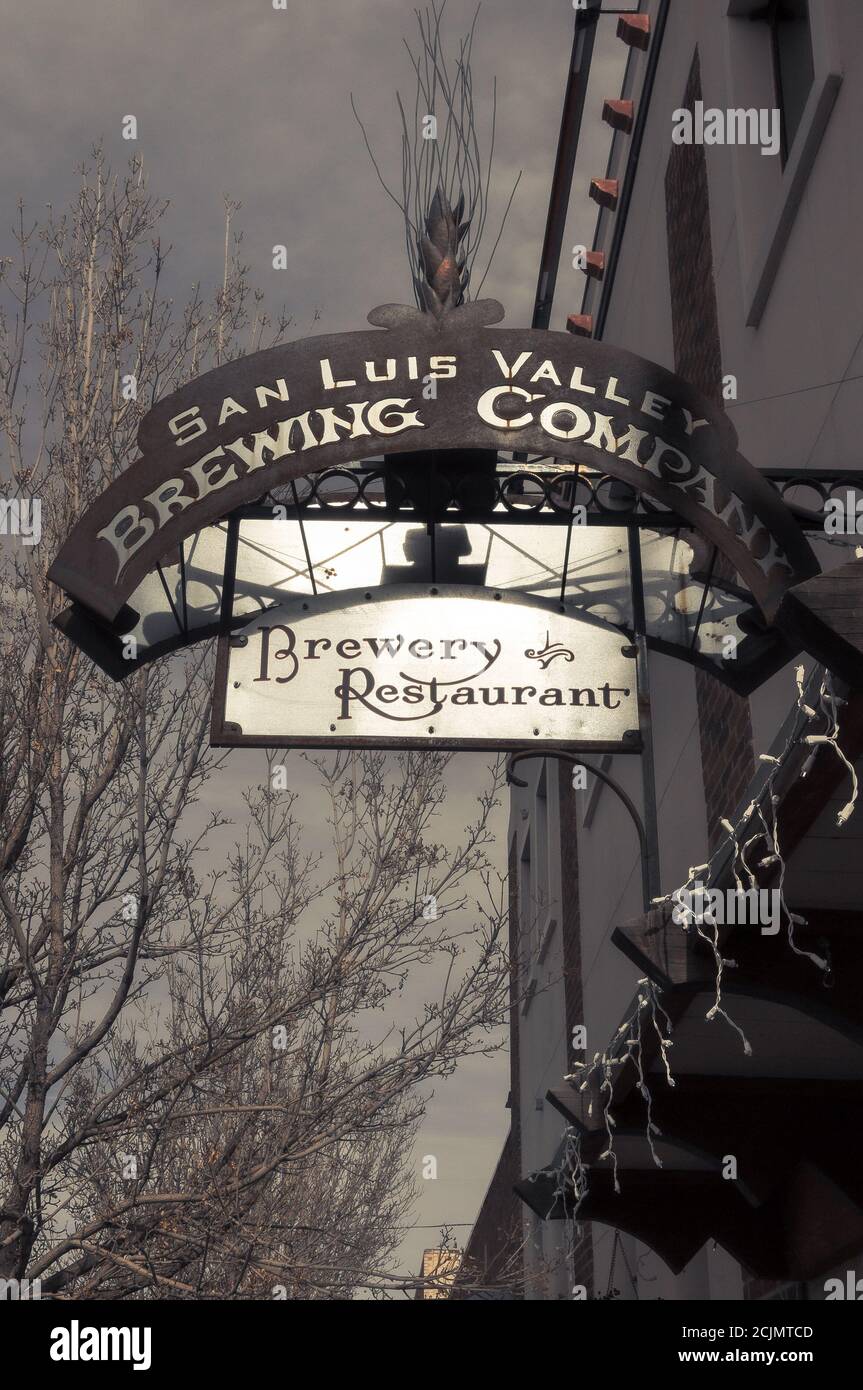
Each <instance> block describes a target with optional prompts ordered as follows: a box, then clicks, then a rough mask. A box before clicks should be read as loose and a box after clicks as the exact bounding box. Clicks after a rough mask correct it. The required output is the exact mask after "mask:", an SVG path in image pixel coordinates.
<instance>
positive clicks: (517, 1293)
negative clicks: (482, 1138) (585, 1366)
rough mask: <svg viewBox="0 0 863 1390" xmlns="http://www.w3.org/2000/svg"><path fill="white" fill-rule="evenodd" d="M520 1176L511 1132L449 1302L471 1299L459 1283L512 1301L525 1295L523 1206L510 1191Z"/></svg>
mask: <svg viewBox="0 0 863 1390" xmlns="http://www.w3.org/2000/svg"><path fill="white" fill-rule="evenodd" d="M520 1177H521V1165H520V1155H519V1151H518V1148H517V1146H516V1142H515V1135H514V1132H513V1130H512V1129H510V1132H509V1134H508V1135H507V1140H506V1143H505V1144H504V1146H503V1150H502V1152H501V1155H500V1158H499V1159H498V1164H497V1168H496V1169H495V1171H494V1176H493V1178H492V1180H491V1182H490V1184H489V1188H488V1191H487V1193H486V1194H485V1198H484V1200H483V1204H482V1206H481V1207H480V1210H479V1215H478V1216H477V1219H476V1222H475V1224H474V1228H473V1230H472V1231H471V1234H470V1239H469V1240H468V1243H467V1245H466V1247H465V1252H464V1262H463V1267H462V1271H461V1273H460V1274H459V1275H458V1276H457V1278H456V1287H455V1289H454V1290H453V1292H452V1293H451V1295H450V1298H451V1299H455V1300H456V1301H459V1300H464V1299H466V1298H469V1297H470V1292H469V1291H467V1290H462V1289H460V1288H459V1287H458V1286H459V1282H460V1281H462V1282H463V1281H470V1283H471V1284H473V1285H477V1284H479V1285H480V1286H481V1287H482V1288H483V1289H488V1290H491V1291H493V1290H495V1289H507V1290H508V1291H509V1292H510V1294H511V1295H512V1296H513V1297H515V1298H522V1297H523V1296H524V1286H523V1279H524V1264H523V1256H522V1244H523V1236H522V1204H521V1201H520V1200H519V1198H518V1197H517V1196H516V1195H515V1192H514V1191H513V1186H514V1184H515V1183H516V1182H517V1180H518V1179H519V1178H520Z"/></svg>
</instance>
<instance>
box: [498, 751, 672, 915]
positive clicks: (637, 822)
mask: <svg viewBox="0 0 863 1390" xmlns="http://www.w3.org/2000/svg"><path fill="white" fill-rule="evenodd" d="M528 758H554V759H556V760H557V761H558V762H561V763H570V764H571V766H573V767H583V768H584V769H585V771H586V772H592V773H593V775H594V777H598V778H599V780H600V782H604V783H605V785H606V786H607V787H610V788H611V790H612V791H613V792H614V794H615V796H616V797H617V798H618V800H619V801H620V802H621V803H622V804H623V805H624V806H625V808H626V810H627V811H628V813H629V818H630V820H631V821H632V823H633V825H634V826H635V829H636V831H637V833H638V844H639V848H640V850H641V890H642V897H643V899H644V910H645V912H649V911H650V906H651V898H650V887H649V884H648V878H647V853H648V851H647V835H646V833H645V829H644V821H643V820H642V819H641V816H640V815H639V814H638V810H637V808H636V806H635V803H634V801H633V800H632V798H631V797H630V796H629V795H628V794H627V793H626V792H625V791H624V790H623V787H621V786H620V784H619V783H618V782H615V780H614V778H613V777H609V775H608V773H607V772H603V771H602V769H601V768H599V767H593V766H592V765H591V764H590V763H586V762H585V761H584V759H583V758H580V757H579V756H578V754H577V753H567V752H565V751H564V750H561V749H555V748H552V749H548V750H546V751H544V752H542V753H537V752H534V750H533V749H532V748H525V749H523V750H522V749H519V750H518V751H517V752H515V753H510V755H509V757H508V758H507V760H506V780H507V782H508V783H509V784H510V785H512V786H516V787H526V786H527V782H523V781H522V780H521V778H520V777H515V776H514V775H513V771H512V769H513V768H514V767H515V765H516V763H522V762H524V761H525V760H526V759H528Z"/></svg>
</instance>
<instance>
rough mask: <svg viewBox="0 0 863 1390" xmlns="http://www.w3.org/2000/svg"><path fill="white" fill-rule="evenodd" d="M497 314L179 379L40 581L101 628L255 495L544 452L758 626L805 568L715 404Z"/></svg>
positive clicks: (589, 345) (416, 319)
mask: <svg viewBox="0 0 863 1390" xmlns="http://www.w3.org/2000/svg"><path fill="white" fill-rule="evenodd" d="M502 317H503V309H502V308H501V306H500V305H499V304H497V303H496V301H494V300H484V301H477V302H474V303H472V304H468V305H464V306H462V307H461V308H457V309H453V310H451V311H449V312H447V313H445V314H444V315H443V316H442V317H440V318H436V317H434V316H432V315H431V314H425V313H421V312H419V311H418V310H414V309H410V308H408V307H406V306H402V305H386V306H383V307H382V308H379V309H376V310H373V311H372V313H371V314H370V315H369V321H370V322H371V323H372V324H374V325H376V328H375V329H373V330H372V331H368V330H364V331H362V332H357V333H344V334H335V335H330V336H325V337H319V338H306V339H303V340H301V341H299V342H295V343H286V344H282V345H280V346H278V347H274V348H269V349H266V350H265V351H263V352H258V353H254V354H252V355H251V356H248V357H243V358H240V359H238V360H237V361H234V362H230V363H228V364H226V365H225V366H222V367H217V368H216V369H215V370H213V371H211V372H208V373H206V374H205V375H204V376H202V377H199V378H198V379H197V380H195V381H193V382H191V383H190V384H189V385H187V386H183V387H181V388H180V389H179V390H178V391H175V392H174V393H173V394H172V395H170V396H168V397H166V398H165V399H164V400H162V401H160V402H158V403H157V404H156V405H155V406H154V407H153V408H152V410H150V411H149V413H148V414H147V415H146V416H145V418H144V419H143V421H142V422H141V426H140V430H139V435H138V442H139V445H140V448H141V457H140V459H138V460H137V461H136V462H135V463H133V464H132V465H131V467H130V468H128V469H127V470H126V471H125V472H124V473H123V474H122V476H121V477H119V478H118V479H117V480H116V481H115V482H114V483H112V484H111V485H110V487H108V488H107V489H106V490H105V492H104V493H103V494H102V495H101V496H100V497H99V498H98V499H97V501H96V502H95V503H93V505H92V506H91V507H90V508H89V509H88V511H87V512H86V513H85V514H84V515H83V516H82V517H81V519H80V520H79V521H78V523H77V524H76V526H75V527H74V529H73V531H72V533H71V535H70V536H69V538H68V540H67V541H66V543H65V545H64V546H63V547H62V549H61V551H60V553H59V554H58V556H57V558H56V560H55V561H54V564H53V565H52V567H51V570H50V577H51V579H52V580H53V581H54V582H55V583H56V584H58V585H59V586H60V587H61V588H63V589H64V590H65V592H66V593H67V594H68V595H69V596H70V597H71V598H73V599H75V600H77V601H78V602H79V603H81V604H84V605H85V606H86V607H87V608H88V609H90V610H91V611H93V612H94V613H96V614H98V615H99V617H100V618H101V619H103V620H104V621H107V622H109V623H110V622H111V621H112V620H113V619H115V618H116V617H117V614H118V613H119V612H120V610H121V609H122V608H123V605H124V604H125V602H126V600H127V598H128V597H129V595H130V594H131V593H132V592H133V591H134V590H135V588H136V587H137V585H138V584H139V583H140V582H141V580H142V579H143V578H144V577H145V576H146V575H147V574H149V573H150V572H151V571H152V570H153V569H154V568H155V566H156V565H157V563H158V562H159V561H160V560H161V559H162V558H163V557H164V556H166V555H167V554H169V553H171V552H173V551H175V550H176V547H177V545H178V543H179V542H180V541H182V540H184V539H185V538H186V537H187V536H190V535H192V534H194V533H196V532H199V531H201V529H202V528H203V527H205V526H207V525H208V524H210V523H212V522H213V521H215V520H217V519H219V518H220V517H223V516H225V515H226V514H227V513H229V512H231V511H232V510H233V509H234V508H236V507H238V506H240V505H242V504H244V503H248V502H253V501H255V500H257V499H258V498H260V497H261V496H263V495H264V494H265V493H266V492H267V491H268V490H271V489H272V488H274V487H277V486H279V485H280V484H283V483H285V482H288V481H289V480H291V479H293V478H297V477H300V476H303V475H305V474H309V473H314V472H319V471H320V470H322V469H325V468H331V467H333V466H334V465H339V464H346V463H349V462H351V461H353V460H355V459H356V458H358V457H362V456H369V455H371V454H374V453H383V454H387V453H391V452H394V451H398V452H399V453H408V452H414V451H433V450H443V449H489V450H517V451H523V452H525V453H537V454H542V455H549V454H550V455H553V456H555V457H557V458H561V459H568V460H572V461H574V462H576V463H578V464H581V465H582V466H585V467H589V468H597V469H601V470H602V471H603V472H605V473H609V474H611V475H613V476H615V477H618V478H620V479H621V480H622V481H624V482H625V483H628V484H629V485H630V486H632V487H633V488H635V489H637V490H638V491H639V492H643V493H646V494H649V495H650V497H651V498H652V499H654V501H655V502H657V503H659V504H660V505H661V506H667V507H668V508H669V509H672V510H673V511H674V512H675V513H676V514H677V515H678V516H681V517H683V518H684V520H686V521H687V522H689V523H690V524H691V525H692V526H693V527H695V528H696V529H697V530H699V531H700V532H701V533H702V534H703V535H704V536H706V537H707V538H708V539H709V540H710V541H711V542H712V543H713V544H714V545H715V546H716V547H717V548H718V550H719V551H721V552H722V553H724V554H725V555H726V556H727V557H728V560H729V561H730V562H731V564H732V565H733V566H734V568H735V569H736V570H737V572H738V573H739V574H740V575H741V576H742V578H743V579H744V581H745V583H746V584H747V585H748V586H749V588H750V589H751V592H752V594H753V596H754V598H755V600H756V602H757V603H758V604H759V606H760V607H761V609H762V611H763V613H764V614H765V616H766V618H767V619H768V621H771V620H772V618H773V616H774V614H775V611H776V608H777V606H778V604H779V601H780V599H781V597H782V595H783V593H784V592H785V591H786V589H788V588H789V586H791V585H792V584H795V583H798V582H799V581H800V580H801V579H804V578H807V577H808V576H810V575H813V574H815V573H817V572H818V570H819V566H818V563H817V561H816V559H815V557H814V555H813V553H812V551H811V549H810V547H809V544H808V542H807V541H806V539H805V537H804V536H803V535H802V533H801V531H800V529H799V527H798V526H797V524H796V522H795V520H794V518H793V516H792V515H791V513H790V512H789V510H788V509H787V508H786V506H785V505H784V503H783V502H782V500H781V498H780V497H779V496H778V494H777V493H776V492H775V490H774V489H773V488H772V487H771V486H770V485H769V483H767V482H766V481H765V480H764V479H763V478H762V477H761V476H760V474H759V473H758V471H757V470H756V469H755V468H753V467H752V466H751V465H750V464H749V463H747V461H746V460H745V459H744V458H743V457H742V456H741V455H740V454H739V452H738V450H737V436H736V433H735V430H734V427H733V425H732V424H731V422H730V421H729V419H728V418H727V416H726V415H725V414H724V413H723V411H722V410H720V409H719V408H718V407H717V406H716V405H714V404H712V403H711V402H709V401H708V400H707V399H706V398H704V397H703V396H701V395H700V394H699V393H698V392H696V391H694V390H693V389H692V388H691V387H690V386H689V385H688V384H687V383H686V382H684V381H682V380H681V379H680V378H679V377H678V376H675V375H674V374H673V373H672V372H669V371H667V370H666V369H665V368H664V367H660V366H658V365H657V364H656V363H653V362H649V361H647V360H646V359H644V358H642V357H638V356H636V355H635V354H633V353H631V352H626V351H623V350H622V349H620V348H612V347H608V346H606V345H605V344H602V343H594V342H590V341H587V340H582V339H577V338H574V337H572V336H570V335H569V334H566V333H552V332H545V331H539V330H526V329H505V328H494V327H491V326H490V325H493V324H495V323H497V322H499V320H500V319H501V318H502ZM382 329H383V330H384V331H381V330H382Z"/></svg>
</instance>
